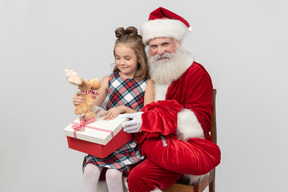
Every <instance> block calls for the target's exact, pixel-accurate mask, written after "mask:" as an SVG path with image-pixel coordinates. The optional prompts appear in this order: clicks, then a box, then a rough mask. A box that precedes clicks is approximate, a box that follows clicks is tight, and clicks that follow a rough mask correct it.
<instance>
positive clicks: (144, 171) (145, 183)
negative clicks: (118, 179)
mask: <svg viewBox="0 0 288 192" xmlns="http://www.w3.org/2000/svg"><path fill="white" fill-rule="evenodd" d="M164 138H165V142H163V140H161V138H153V139H147V140H146V141H145V142H144V143H143V144H142V146H141V150H142V153H143V155H144V156H146V158H147V159H146V160H144V161H143V162H141V163H140V164H139V165H137V166H136V167H135V168H134V169H132V171H131V172H130V174H129V176H128V180H127V181H128V187H129V190H130V192H134V191H135V192H136V191H137V192H138V191H140V192H146V191H147V192H149V191H151V190H153V189H155V188H159V189H161V190H163V189H166V188H167V187H169V186H170V185H172V184H173V183H174V182H176V181H177V180H178V179H180V178H181V176H182V175H183V174H191V175H202V174H206V173H208V172H209V171H211V170H212V169H213V168H214V167H216V166H217V165H218V164H219V163H220V158H221V153H220V149H219V147H218V146H217V145H216V144H214V143H212V142H211V141H208V140H206V139H197V138H195V139H190V140H189V141H183V140H180V139H178V138H177V137H176V136H173V135H170V136H165V137H164ZM166 144H167V145H166Z"/></svg>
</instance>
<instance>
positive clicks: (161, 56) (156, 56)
mask: <svg viewBox="0 0 288 192" xmlns="http://www.w3.org/2000/svg"><path fill="white" fill-rule="evenodd" d="M162 58H168V59H171V54H170V53H163V54H162V55H158V54H156V55H154V56H153V61H158V60H160V59H162Z"/></svg>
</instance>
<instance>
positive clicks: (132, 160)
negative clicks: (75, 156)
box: [83, 72, 147, 175]
mask: <svg viewBox="0 0 288 192" xmlns="http://www.w3.org/2000/svg"><path fill="white" fill-rule="evenodd" d="M146 84H147V78H144V79H142V80H135V79H123V78H121V77H120V75H119V72H115V73H112V74H111V75H110V77H109V81H108V94H107V96H108V104H107V110H108V109H110V108H112V107H116V106H119V105H126V106H127V107H131V108H132V109H134V110H136V111H140V110H141V109H142V107H143V104H144V94H145V88H146ZM143 159H144V156H142V155H141V151H140V147H138V145H137V143H136V142H135V141H134V140H133V139H132V140H131V141H129V142H128V143H126V144H125V145H123V146H122V147H120V148H119V149H117V150H116V151H114V152H113V153H112V154H110V155H108V156H107V157H105V158H98V157H95V156H92V155H87V156H85V158H84V161H83V169H84V167H85V166H86V165H87V164H89V163H92V164H94V165H96V166H101V167H107V168H113V169H118V170H120V171H122V172H123V173H124V175H127V174H128V173H129V171H130V169H131V165H135V164H136V163H139V162H140V161H141V160H143Z"/></svg>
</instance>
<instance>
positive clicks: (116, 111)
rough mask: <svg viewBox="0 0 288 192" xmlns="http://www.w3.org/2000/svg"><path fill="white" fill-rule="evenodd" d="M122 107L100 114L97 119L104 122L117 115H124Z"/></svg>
mask: <svg viewBox="0 0 288 192" xmlns="http://www.w3.org/2000/svg"><path fill="white" fill-rule="evenodd" d="M124 112H125V109H124V106H118V107H113V108H111V109H109V110H108V111H106V112H104V113H102V114H101V115H100V116H99V117H104V118H103V119H104V120H111V119H114V118H116V117H117V116H118V115H119V114H121V113H124Z"/></svg>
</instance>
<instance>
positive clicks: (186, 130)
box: [177, 109, 204, 140]
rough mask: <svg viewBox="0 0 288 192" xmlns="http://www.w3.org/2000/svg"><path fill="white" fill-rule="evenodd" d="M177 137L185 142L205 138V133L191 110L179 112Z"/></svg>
mask: <svg viewBox="0 0 288 192" xmlns="http://www.w3.org/2000/svg"><path fill="white" fill-rule="evenodd" d="M177 136H178V137H179V138H181V139H183V140H187V139H189V138H204V132H203V129H202V127H201V125H200V123H199V121H198V119H197V117H196V116H195V114H194V113H193V112H192V111H191V110H189V109H183V110H182V111H180V112H178V119H177Z"/></svg>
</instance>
